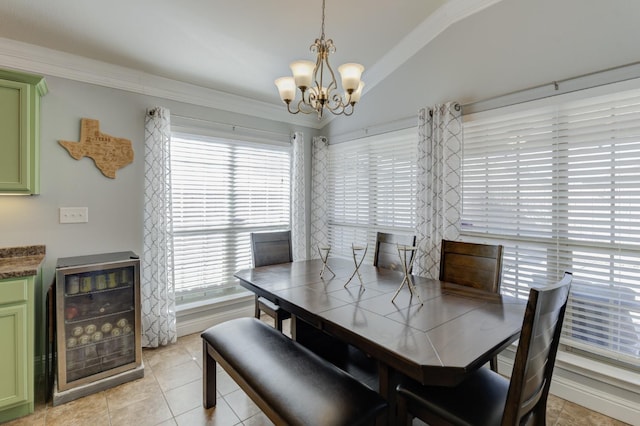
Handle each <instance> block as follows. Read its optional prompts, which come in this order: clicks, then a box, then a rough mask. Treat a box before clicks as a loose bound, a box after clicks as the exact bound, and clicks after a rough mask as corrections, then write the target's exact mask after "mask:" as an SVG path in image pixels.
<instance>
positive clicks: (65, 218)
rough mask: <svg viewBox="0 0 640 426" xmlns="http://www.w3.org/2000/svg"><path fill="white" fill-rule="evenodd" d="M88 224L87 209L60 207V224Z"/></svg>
mask: <svg viewBox="0 0 640 426" xmlns="http://www.w3.org/2000/svg"><path fill="white" fill-rule="evenodd" d="M85 222H89V208H88V207H60V223H85Z"/></svg>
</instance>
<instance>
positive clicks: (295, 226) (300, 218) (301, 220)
mask: <svg viewBox="0 0 640 426" xmlns="http://www.w3.org/2000/svg"><path fill="white" fill-rule="evenodd" d="M291 143H292V145H293V165H292V176H291V209H292V213H291V240H292V241H291V244H292V251H293V260H294V261H295V260H305V259H306V258H307V227H306V223H305V217H306V209H305V179H304V136H303V135H302V133H301V132H296V133H294V134H293V137H292V138H291Z"/></svg>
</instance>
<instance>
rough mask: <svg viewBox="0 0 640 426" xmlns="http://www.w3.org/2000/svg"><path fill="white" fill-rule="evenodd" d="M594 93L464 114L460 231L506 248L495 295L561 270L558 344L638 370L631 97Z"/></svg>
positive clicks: (639, 99)
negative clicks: (564, 286) (567, 282)
mask: <svg viewBox="0 0 640 426" xmlns="http://www.w3.org/2000/svg"><path fill="white" fill-rule="evenodd" d="M636 87H637V86H636ZM598 91H602V90H601V89H598ZM607 91H608V92H611V89H608V90H607ZM594 92H595V90H591V91H583V93H581V94H580V95H579V96H576V94H573V95H570V96H567V95H563V96H558V97H556V98H554V99H553V100H549V99H547V100H544V101H536V102H531V103H528V104H526V105H520V106H518V107H517V109H518V111H515V109H516V108H502V109H500V110H494V111H487V112H485V113H478V114H475V115H469V116H466V117H465V124H464V159H463V213H462V231H463V233H464V234H465V235H466V236H469V237H472V238H473V237H475V238H478V239H480V240H483V241H489V242H494V243H500V244H503V245H504V246H505V250H504V258H503V268H504V269H503V278H502V292H503V293H510V294H514V295H518V296H519V297H526V296H527V294H528V288H529V286H534V285H545V284H550V283H552V282H554V281H556V280H557V279H559V278H560V277H561V276H562V274H563V272H564V271H572V272H573V274H574V281H573V286H572V294H571V298H570V302H569V306H568V308H567V312H566V317H565V326H564V330H563V344H564V345H565V347H566V349H567V350H571V351H580V352H582V353H585V354H586V353H588V354H592V355H596V356H598V357H604V358H606V359H609V360H617V361H619V362H621V363H626V364H632V365H638V361H639V360H640V220H639V218H640V170H639V169H638V167H639V165H640V90H632V91H628V90H627V91H624V92H618V93H615V94H613V95H612V94H608V95H598V96H594V95H592V93H594ZM577 97H582V99H576V98H577Z"/></svg>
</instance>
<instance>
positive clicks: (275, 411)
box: [202, 318, 386, 426]
mask: <svg viewBox="0 0 640 426" xmlns="http://www.w3.org/2000/svg"><path fill="white" fill-rule="evenodd" d="M202 339H203V340H202V343H203V345H202V347H203V356H204V360H203V404H204V407H205V408H210V407H213V406H215V405H216V362H218V363H220V365H221V366H222V368H224V370H225V371H226V372H227V373H228V374H229V375H230V376H231V377H232V378H233V379H234V380H235V381H236V382H237V383H238V385H239V386H240V387H241V388H242V389H243V390H244V391H245V393H246V394H247V395H248V396H249V397H250V398H251V399H252V400H253V401H254V402H255V403H256V405H257V406H258V407H260V409H261V410H262V411H263V412H264V413H265V415H266V416H267V417H269V418H270V419H271V421H273V422H274V423H275V424H276V425H301V426H330V425H345V426H346V425H349V426H354V425H369V424H371V425H373V424H382V423H383V422H384V419H383V414H384V412H385V408H386V401H385V400H384V399H383V398H382V397H381V396H380V395H379V394H378V393H377V392H375V391H373V390H372V389H371V388H369V387H367V386H365V385H364V384H362V383H360V382H359V381H357V380H356V379H355V378H353V377H352V376H350V375H348V374H347V373H345V372H344V371H342V370H340V369H339V368H337V367H336V366H334V365H333V364H331V363H329V362H328V361H325V360H324V359H322V358H320V357H319V356H317V355H316V354H314V353H313V352H311V351H310V350H308V349H307V348H305V347H304V346H302V345H300V344H299V343H296V342H295V341H293V340H291V339H290V338H289V337H287V336H285V335H284V334H282V333H280V332H279V331H277V330H276V329H274V328H272V327H269V326H268V325H266V324H265V323H263V322H261V321H260V320H258V319H256V318H239V319H234V320H230V321H227V322H224V323H222V324H218V325H215V326H213V327H211V328H209V329H207V330H206V331H204V332H203V333H202Z"/></svg>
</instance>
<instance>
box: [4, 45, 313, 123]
mask: <svg viewBox="0 0 640 426" xmlns="http://www.w3.org/2000/svg"><path fill="white" fill-rule="evenodd" d="M0 64H1V65H2V66H3V67H8V68H12V69H16V70H20V71H25V72H31V73H37V74H45V75H49V76H54V77H60V78H65V79H69V80H73V81H78V82H82V83H89V84H95V85H98V86H104V87H109V88H112V89H119V90H125V91H128V92H133V93H138V94H141V95H148V96H156V97H159V98H164V99H170V100H173V101H178V102H185V103H189V104H194V105H199V106H204V107H209V108H215V109H220V110H224V111H230V112H235V113H238V114H244V115H250V116H254V117H259V118H264V119H267V120H275V121H281V122H285V123H289V124H294V125H300V126H306V127H311V128H320V127H321V123H319V122H318V120H317V119H315V116H314V117H310V116H292V115H291V114H289V113H288V112H287V111H286V109H285V108H284V107H283V106H281V105H274V104H269V103H267V102H262V101H256V100H253V99H249V98H245V97H241V96H237V95H232V94H229V93H225V92H221V91H217V90H213V89H209V88H205V87H201V86H196V85H194V84H189V83H184V82H181V81H176V80H172V79H168V78H164V77H160V76H156V75H153V74H148V73H144V72H140V71H136V70H133V69H130V68H125V67H121V66H118V65H113V64H109V63H106V62H102V61H97V60H94V59H89V58H85V57H82V56H78V55H73V54H70V53H66V52H61V51H57V50H53V49H48V48H45V47H42V46H36V45H33V44H28V43H23V42H19V41H15V40H10V39H6V38H0Z"/></svg>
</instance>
